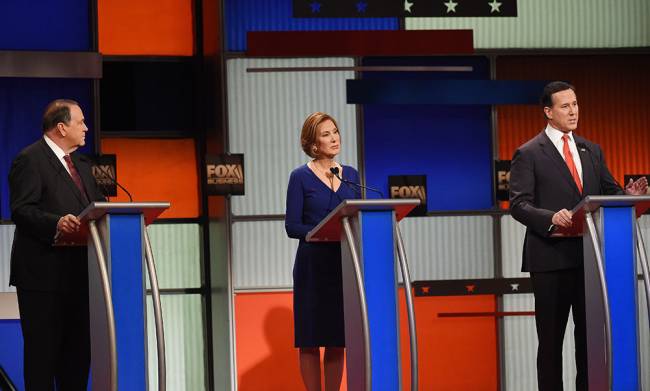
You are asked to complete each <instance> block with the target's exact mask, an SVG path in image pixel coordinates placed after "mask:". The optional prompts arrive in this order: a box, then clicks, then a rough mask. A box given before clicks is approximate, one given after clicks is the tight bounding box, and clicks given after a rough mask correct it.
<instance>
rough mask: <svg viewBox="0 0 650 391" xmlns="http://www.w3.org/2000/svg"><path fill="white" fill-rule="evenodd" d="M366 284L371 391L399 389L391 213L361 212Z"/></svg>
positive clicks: (364, 280)
mask: <svg viewBox="0 0 650 391" xmlns="http://www.w3.org/2000/svg"><path fill="white" fill-rule="evenodd" d="M361 228H362V233H361V236H362V243H363V249H362V253H363V282H364V286H365V293H366V300H367V304H368V320H369V326H370V354H371V365H372V390H373V391H377V390H386V391H394V390H398V389H399V387H400V384H399V383H400V363H399V338H398V323H397V288H396V284H397V282H396V276H395V259H394V245H393V243H394V241H393V213H392V211H380V212H362V213H361Z"/></svg>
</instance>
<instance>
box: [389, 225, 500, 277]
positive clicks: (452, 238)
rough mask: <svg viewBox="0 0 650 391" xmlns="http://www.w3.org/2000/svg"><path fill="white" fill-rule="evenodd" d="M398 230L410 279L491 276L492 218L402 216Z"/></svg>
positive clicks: (492, 274) (492, 267)
mask: <svg viewBox="0 0 650 391" xmlns="http://www.w3.org/2000/svg"><path fill="white" fill-rule="evenodd" d="M400 229H401V231H402V236H403V237H404V247H405V249H406V254H407V258H408V260H409V268H410V271H411V278H412V279H413V280H446V279H462V278H491V277H493V276H494V263H493V259H494V257H493V247H494V246H493V243H492V217H490V216H427V217H414V218H406V219H404V220H402V221H401V222H400Z"/></svg>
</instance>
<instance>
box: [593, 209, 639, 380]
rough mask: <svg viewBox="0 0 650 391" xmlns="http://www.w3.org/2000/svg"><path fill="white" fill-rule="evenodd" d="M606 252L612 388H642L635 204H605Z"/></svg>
mask: <svg viewBox="0 0 650 391" xmlns="http://www.w3.org/2000/svg"><path fill="white" fill-rule="evenodd" d="M602 214H603V216H602V219H603V220H602V227H603V238H602V242H603V243H602V245H603V255H604V257H603V258H604V263H605V279H606V281H607V292H608V294H609V308H610V316H611V322H612V323H611V324H612V360H613V363H612V365H613V367H612V390H613V391H619V390H621V391H622V390H638V389H639V375H640V373H639V350H638V341H639V332H638V329H637V327H638V326H637V325H638V322H637V319H638V312H637V308H638V306H637V282H636V275H637V272H636V257H635V255H636V254H635V243H634V238H635V237H636V235H635V232H634V227H635V224H636V222H635V220H636V215H635V210H634V207H616V208H613V207H605V208H602Z"/></svg>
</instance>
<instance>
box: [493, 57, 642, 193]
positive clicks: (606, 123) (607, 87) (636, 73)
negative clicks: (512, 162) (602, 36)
mask: <svg viewBox="0 0 650 391" xmlns="http://www.w3.org/2000/svg"><path fill="white" fill-rule="evenodd" d="M648 69H650V56H649V55H617V56H504V57H500V58H498V60H497V78H498V79H511V80H512V79H515V80H519V79H536V80H540V79H541V80H566V81H569V82H571V83H572V84H573V85H574V86H575V87H576V90H577V95H578V103H579V105H580V124H579V126H578V130H577V131H576V133H578V134H580V135H582V136H584V137H586V138H588V139H589V140H591V141H593V142H595V143H598V144H600V145H601V147H602V148H603V151H604V152H605V159H606V161H607V165H608V166H609V168H610V170H611V171H612V174H613V175H614V177H615V178H616V179H617V180H618V181H619V182H622V181H623V175H624V174H646V173H650V154H649V153H648V148H649V147H650V131H648V129H650V109H649V107H650V94H648V91H650V74H649V73H648ZM540 94H541V91H540ZM498 124H499V125H498V127H499V129H498V132H499V158H500V159H511V158H512V155H513V153H514V151H515V149H516V148H517V147H518V146H519V145H521V144H522V143H523V142H525V141H526V140H528V139H529V138H531V137H533V136H534V135H535V134H537V133H538V132H540V131H541V130H542V129H543V128H544V126H545V125H546V122H545V120H544V117H543V113H542V110H541V108H540V107H538V106H499V107H498Z"/></svg>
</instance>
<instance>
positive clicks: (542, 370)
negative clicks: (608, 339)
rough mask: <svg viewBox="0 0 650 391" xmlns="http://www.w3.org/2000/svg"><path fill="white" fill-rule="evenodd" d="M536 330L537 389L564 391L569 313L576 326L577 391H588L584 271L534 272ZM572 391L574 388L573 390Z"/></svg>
mask: <svg viewBox="0 0 650 391" xmlns="http://www.w3.org/2000/svg"><path fill="white" fill-rule="evenodd" d="M530 276H531V281H532V285H533V294H534V295H535V324H536V326H537V338H538V341H539V345H538V347H537V385H538V387H539V390H540V391H561V390H563V385H562V343H563V341H564V333H565V331H566V326H567V321H568V318H569V310H572V311H573V323H574V325H575V331H574V338H575V359H576V371H577V374H576V388H575V389H576V390H577V391H583V390H584V391H586V390H587V387H588V382H587V329H586V320H585V318H586V314H585V283H584V273H583V268H582V267H580V268H577V269H568V270H557V271H550V272H531V273H530ZM570 389H572V388H570Z"/></svg>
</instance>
